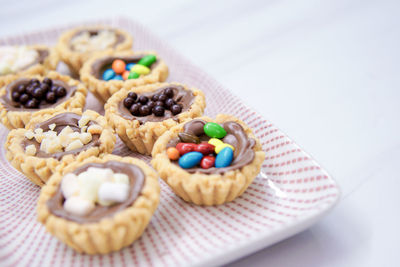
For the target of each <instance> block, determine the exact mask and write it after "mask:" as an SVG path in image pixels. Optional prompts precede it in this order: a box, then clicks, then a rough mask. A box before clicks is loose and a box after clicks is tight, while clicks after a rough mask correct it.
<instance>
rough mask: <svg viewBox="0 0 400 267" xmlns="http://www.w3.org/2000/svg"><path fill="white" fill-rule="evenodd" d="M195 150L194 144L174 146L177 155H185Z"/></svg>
mask: <svg viewBox="0 0 400 267" xmlns="http://www.w3.org/2000/svg"><path fill="white" fill-rule="evenodd" d="M195 148H196V144H193V143H178V144H177V145H176V149H178V151H179V154H180V155H181V156H182V155H185V154H186V153H188V152H192V151H194V149H195Z"/></svg>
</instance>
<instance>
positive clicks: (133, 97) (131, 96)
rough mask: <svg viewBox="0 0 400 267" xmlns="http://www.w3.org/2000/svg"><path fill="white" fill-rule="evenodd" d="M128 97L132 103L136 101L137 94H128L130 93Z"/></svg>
mask: <svg viewBox="0 0 400 267" xmlns="http://www.w3.org/2000/svg"><path fill="white" fill-rule="evenodd" d="M128 97H130V98H132V99H133V101H136V99H137V94H136V93H134V92H130V93H129V94H128Z"/></svg>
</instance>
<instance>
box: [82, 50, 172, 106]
mask: <svg viewBox="0 0 400 267" xmlns="http://www.w3.org/2000/svg"><path fill="white" fill-rule="evenodd" d="M146 55H155V56H156V57H157V61H156V62H154V63H153V64H152V66H151V67H150V70H151V72H150V73H149V74H147V75H144V76H140V77H139V78H137V79H128V80H125V81H120V80H109V81H105V80H103V79H102V73H103V71H104V70H105V69H107V67H109V66H111V63H112V61H113V60H115V59H122V60H124V61H125V62H127V63H137V62H138V61H139V60H140V59H141V58H142V57H144V56H146ZM80 75H81V80H82V82H84V83H85V84H86V86H87V87H88V89H89V90H90V91H91V92H92V93H93V94H94V95H95V96H97V97H98V98H99V99H101V100H102V101H104V102H106V101H107V100H108V99H109V98H110V97H111V96H112V95H113V94H115V93H116V92H118V91H119V90H120V89H121V88H123V87H124V88H132V87H136V86H140V85H145V84H152V83H157V82H163V81H165V80H166V79H167V77H168V67H167V65H166V64H165V62H164V61H163V60H162V59H161V58H159V57H158V56H157V54H156V53H154V52H151V51H149V52H135V53H134V52H132V51H125V52H118V53H112V52H104V53H101V54H97V55H95V56H93V57H91V58H90V59H89V60H88V61H87V62H86V63H85V65H84V66H83V67H82V69H81V72H80Z"/></svg>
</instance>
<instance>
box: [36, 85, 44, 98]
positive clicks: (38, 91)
mask: <svg viewBox="0 0 400 267" xmlns="http://www.w3.org/2000/svg"><path fill="white" fill-rule="evenodd" d="M45 93H46V92H45V91H44V90H43V89H42V88H40V87H37V88H35V90H34V91H33V96H34V97H35V98H37V99H41V98H42V97H43V96H44V95H45Z"/></svg>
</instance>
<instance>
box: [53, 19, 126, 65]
mask: <svg viewBox="0 0 400 267" xmlns="http://www.w3.org/2000/svg"><path fill="white" fill-rule="evenodd" d="M101 30H110V31H113V32H115V33H116V35H117V42H116V43H115V44H114V45H113V46H112V47H110V48H106V49H105V50H95V51H88V52H80V51H77V50H74V49H73V48H72V46H71V40H72V39H73V38H74V37H75V36H77V35H78V34H80V33H82V32H85V31H87V32H89V33H90V34H91V35H95V34H97V33H98V32H99V31H101ZM132 43H133V38H132V36H131V35H130V34H128V33H127V32H125V31H123V30H120V29H113V28H109V27H79V28H74V29H72V30H69V31H66V32H64V33H63V34H62V35H61V36H60V38H59V39H58V43H57V46H56V49H57V52H58V53H59V55H60V57H61V59H62V60H63V61H64V62H65V63H66V64H68V65H69V66H70V67H71V68H72V70H73V71H74V72H76V73H79V70H80V69H81V67H82V66H83V64H84V63H85V62H86V61H87V60H88V59H89V58H90V57H91V56H92V55H93V54H95V53H98V52H116V51H124V50H130V49H131V48H132Z"/></svg>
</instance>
